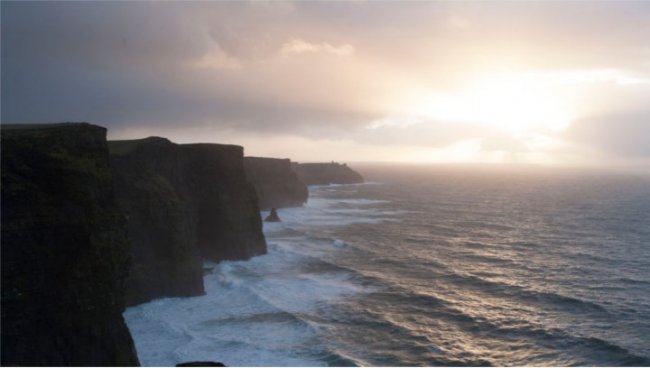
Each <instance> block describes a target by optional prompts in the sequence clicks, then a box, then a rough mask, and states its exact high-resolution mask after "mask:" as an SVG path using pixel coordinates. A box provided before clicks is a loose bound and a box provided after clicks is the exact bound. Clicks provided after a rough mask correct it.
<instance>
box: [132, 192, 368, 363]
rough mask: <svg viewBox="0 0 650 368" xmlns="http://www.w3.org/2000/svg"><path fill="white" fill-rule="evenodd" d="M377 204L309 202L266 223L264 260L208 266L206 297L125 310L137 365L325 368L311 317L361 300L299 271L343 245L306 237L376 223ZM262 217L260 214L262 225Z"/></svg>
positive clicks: (330, 275)
mask: <svg viewBox="0 0 650 368" xmlns="http://www.w3.org/2000/svg"><path fill="white" fill-rule="evenodd" d="M341 203H345V204H347V205H355V204H356V205H358V206H370V205H372V204H376V203H378V201H369V200H330V199H323V198H318V197H315V198H312V199H311V200H310V202H309V203H308V204H307V205H306V206H304V207H300V208H289V209H279V210H278V215H279V216H280V218H281V219H282V222H279V223H270V222H265V223H264V233H265V235H266V237H267V242H268V249H269V252H268V254H266V255H264V256H259V257H255V258H253V259H251V260H249V261H239V262H221V263H219V264H216V263H211V262H206V267H212V268H213V271H212V272H211V273H210V274H207V275H206V276H205V277H204V284H205V290H206V295H204V296H198V297H191V298H164V299H159V300H154V301H152V302H149V303H145V304H142V305H139V306H135V307H131V308H128V309H127V310H126V312H125V313H124V317H125V319H126V321H127V324H128V326H129V329H130V330H131V333H132V335H133V338H134V341H135V345H136V349H137V351H138V356H139V358H140V363H141V364H142V365H145V366H170V365H172V366H173V365H175V364H177V363H179V362H183V361H196V360H212V361H221V362H224V363H225V364H226V365H231V366H259V365H264V366H314V365H317V366H322V365H326V362H324V361H321V360H319V358H318V357H319V356H322V352H321V353H315V354H311V355H310V354H309V351H310V350H311V349H314V348H315V347H316V348H317V347H318V346H319V345H321V344H319V343H318V338H319V327H318V325H317V324H316V323H315V322H313V321H312V320H310V318H309V316H310V315H318V313H319V312H318V311H319V310H320V309H321V308H322V307H324V306H326V305H327V303H331V302H334V301H336V300H337V299H339V298H343V297H346V296H348V295H352V294H355V293H359V292H362V291H363V289H362V287H361V286H359V285H356V284H355V283H354V281H353V280H352V278H351V275H350V274H348V273H346V272H342V271H340V270H333V271H331V272H329V271H327V270H325V271H322V272H318V273H314V272H307V271H303V269H304V267H305V266H306V265H308V264H309V263H310V262H323V261H322V260H324V259H326V258H327V257H330V256H331V254H332V252H336V251H340V250H341V249H343V248H345V247H346V246H347V244H346V243H345V242H344V241H343V240H341V239H323V238H318V237H310V236H309V235H307V231H305V230H309V229H314V228H316V227H329V226H338V225H345V224H349V223H357V222H364V221H375V219H372V218H369V216H371V215H372V213H373V212H372V210H371V209H369V210H363V209H351V210H349V211H342V210H340V209H332V207H335V206H336V205H339V204H341ZM266 214H267V213H262V214H261V215H262V216H263V217H264V216H265V215H266Z"/></svg>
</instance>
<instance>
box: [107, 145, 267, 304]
mask: <svg viewBox="0 0 650 368" xmlns="http://www.w3.org/2000/svg"><path fill="white" fill-rule="evenodd" d="M109 146H110V149H111V157H112V162H113V165H114V168H115V176H116V177H118V178H120V179H119V180H118V184H119V185H118V194H119V197H120V201H119V202H120V204H121V206H122V207H123V208H124V209H125V210H127V211H128V212H129V214H130V216H129V234H130V237H131V239H132V240H133V242H134V252H133V258H134V267H133V272H132V274H131V278H130V280H129V284H128V285H129V290H130V292H129V293H128V296H129V300H128V302H129V304H130V305H131V304H137V303H141V302H143V301H147V300H150V299H152V298H156V297H162V296H182V295H199V294H201V293H203V283H202V282H203V281H202V275H203V266H202V264H201V263H202V262H201V257H205V258H207V259H210V260H212V261H221V260H243V259H248V258H250V257H253V256H255V255H261V254H264V253H266V241H265V239H264V235H263V234H262V221H261V218H260V215H259V207H258V205H257V195H256V193H255V189H254V188H253V186H252V185H251V184H250V183H249V182H248V180H247V179H246V175H245V174H244V167H243V148H242V147H240V146H232V145H220V144H183V145H178V144H174V143H172V142H170V141H169V140H167V139H164V138H157V137H150V138H146V139H140V140H130V141H113V142H109ZM167 272H169V273H168V274H165V273H167Z"/></svg>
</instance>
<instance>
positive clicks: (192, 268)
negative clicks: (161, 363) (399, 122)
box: [1, 123, 363, 366]
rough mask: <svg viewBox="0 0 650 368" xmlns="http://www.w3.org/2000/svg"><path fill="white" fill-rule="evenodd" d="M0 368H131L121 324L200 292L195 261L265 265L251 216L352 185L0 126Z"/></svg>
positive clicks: (75, 133) (71, 129)
mask: <svg viewBox="0 0 650 368" xmlns="http://www.w3.org/2000/svg"><path fill="white" fill-rule="evenodd" d="M1 136H2V362H1V363H2V365H5V366H6V365H31V366H36V365H49V366H71V365H72V366H107V365H108V366H133V365H137V364H138V359H137V354H136V351H135V348H134V344H133V341H132V339H131V335H130V333H129V330H128V328H127V326H126V325H125V323H124V320H123V317H122V313H123V312H124V308H125V305H128V306H131V305H137V304H140V303H143V302H147V301H150V300H152V299H155V298H160V297H172V296H176V297H177V296H193V295H201V294H203V293H204V287H203V274H204V272H205V270H204V268H203V264H202V263H203V259H208V260H212V261H216V262H218V261H222V260H245V259H249V258H251V257H253V256H256V255H262V254H265V253H266V251H267V249H266V241H265V239H264V235H263V233H262V219H261V216H260V209H271V208H281V207H294V206H301V205H302V204H303V203H305V202H306V200H307V196H308V190H307V187H306V185H305V184H309V185H313V184H331V183H337V184H343V183H358V182H362V181H363V178H362V177H361V176H360V175H359V174H357V173H356V172H354V171H353V170H351V169H350V168H348V167H347V166H346V165H345V164H343V165H339V164H334V163H331V164H292V163H291V162H290V160H288V159H273V158H261V157H247V158H244V156H243V148H242V147H240V146H235V145H222V144H175V143H172V142H171V141H169V140H168V139H165V138H159V137H149V138H145V139H138V140H126V141H111V142H107V141H106V129H105V128H102V127H99V126H95V125H91V124H87V123H65V124H47V125H3V126H2V131H1Z"/></svg>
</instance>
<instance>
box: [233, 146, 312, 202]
mask: <svg viewBox="0 0 650 368" xmlns="http://www.w3.org/2000/svg"><path fill="white" fill-rule="evenodd" d="M244 169H245V170H246V176H247V177H248V179H249V180H250V181H251V183H252V184H253V186H254V187H255V191H256V192H257V197H258V200H259V205H260V209H263V210H268V209H271V208H283V207H300V206H302V205H303V204H304V203H305V202H307V197H308V195H309V192H308V190H307V186H306V185H305V184H304V183H303V182H302V181H300V179H298V175H296V173H295V172H294V171H293V169H292V168H291V161H290V160H289V159H277V158H266V157H244Z"/></svg>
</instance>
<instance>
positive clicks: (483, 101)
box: [409, 73, 574, 134]
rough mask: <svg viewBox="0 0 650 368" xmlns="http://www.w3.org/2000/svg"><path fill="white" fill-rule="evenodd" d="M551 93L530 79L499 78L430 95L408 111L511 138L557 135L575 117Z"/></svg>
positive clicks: (523, 76) (546, 86) (549, 88)
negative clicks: (487, 128)
mask: <svg viewBox="0 0 650 368" xmlns="http://www.w3.org/2000/svg"><path fill="white" fill-rule="evenodd" d="M554 92H555V91H553V88H552V85H550V84H548V83H544V81H540V80H539V79H538V78H535V77H534V76H532V75H530V76H529V75H526V74H521V73H510V74H501V75H495V76H491V77H487V78H482V79H479V80H477V81H475V82H473V83H469V84H468V85H467V86H466V87H465V88H462V89H460V90H457V91H454V92H451V93H429V94H427V95H425V96H424V97H421V98H419V99H418V100H416V102H415V103H414V104H413V105H412V106H411V107H410V108H409V110H410V113H411V114H414V115H416V116H418V117H420V118H421V119H423V120H435V121H441V122H450V123H453V122H459V123H466V124H476V125H488V126H490V127H494V128H497V129H500V130H504V131H506V132H508V133H514V134H525V133H531V132H534V131H548V132H559V131H563V130H565V129H566V128H567V127H568V126H569V125H570V122H571V120H572V119H573V118H574V116H572V114H571V113H570V112H569V109H568V106H566V105H567V104H566V102H565V101H563V100H562V98H561V94H559V93H554Z"/></svg>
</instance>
